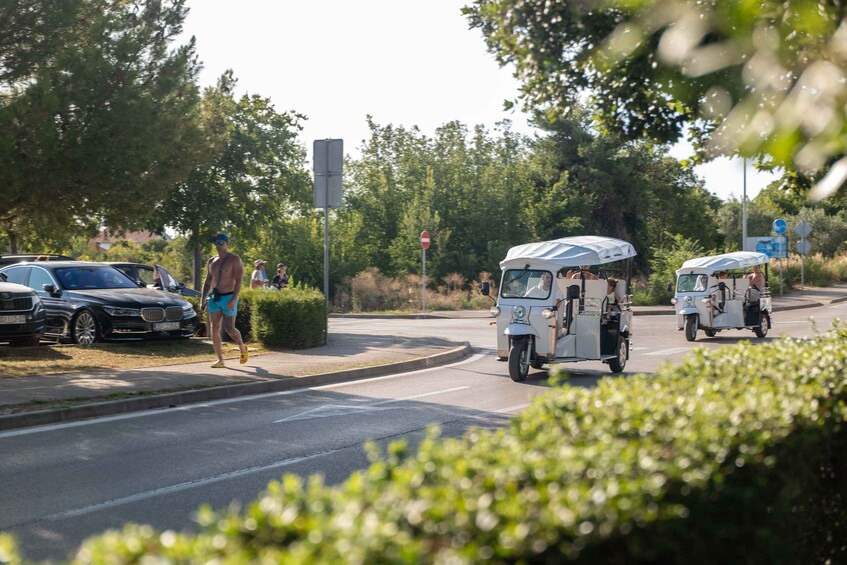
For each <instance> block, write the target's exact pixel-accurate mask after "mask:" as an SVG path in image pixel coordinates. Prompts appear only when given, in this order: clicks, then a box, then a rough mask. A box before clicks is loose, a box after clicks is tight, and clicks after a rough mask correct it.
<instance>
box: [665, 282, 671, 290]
mask: <svg viewBox="0 0 847 565" xmlns="http://www.w3.org/2000/svg"><path fill="white" fill-rule="evenodd" d="M665 290H667V291H668V292H670V291H672V290H673V285H672V284H671V283H668V286H666V287H665Z"/></svg>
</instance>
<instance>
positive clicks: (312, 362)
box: [0, 285, 847, 430]
mask: <svg viewBox="0 0 847 565" xmlns="http://www.w3.org/2000/svg"><path fill="white" fill-rule="evenodd" d="M842 301H847V285H838V286H833V287H829V288H813V287H808V288H805V289H801V290H799V291H796V292H792V293H791V294H788V295H785V296H777V297H774V299H773V305H774V311H781V310H795V309H799V308H812V307H815V306H824V305H828V304H832V303H836V302H842ZM634 310H635V314H636V315H637V316H644V315H673V313H674V310H673V307H672V306H670V305H668V306H636V307H635V308H634ZM332 317H338V318H485V317H488V311H487V310H465V311H458V312H453V311H451V312H429V313H422V314H405V315H372V314H371V315H369V314H333V315H332ZM470 353H471V347H470V345H469V344H467V343H464V344H459V343H454V342H450V341H447V340H445V339H441V338H436V337H425V338H415V337H403V336H383V335H378V336H377V335H363V334H356V333H343V332H341V333H335V332H333V333H330V334H329V336H328V339H327V344H326V345H324V346H322V347H316V348H313V349H307V350H302V351H294V352H284V353H277V352H274V353H265V354H261V355H256V356H254V357H251V358H250V360H249V361H248V362H247V364H245V365H239V364H238V362H237V361H236V360H228V361H227V368H226V369H211V368H210V367H209V361H206V362H202V363H188V364H175V365H169V366H163V367H151V368H147V369H138V370H130V371H115V370H103V371H95V372H74V373H64V374H57V375H35V376H27V377H16V378H0V430H4V429H11V428H18V427H26V426H35V425H42V424H51V423H58V422H65V421H71V420H78V419H82V418H91V417H96V416H104V415H109V414H119V413H122V412H129V411H135V410H147V409H153V408H169V407H174V406H180V405H183V404H189V403H193V402H204V401H210V400H216V399H221V398H232V397H236V396H244V395H250V394H263V393H267V392H275V391H280V390H287V389H291V388H296V387H306V386H318V385H324V384H332V383H339V382H345V381H352V380H356V379H362V378H369V377H374V376H380V375H388V374H393V373H399V372H404V371H411V370H416V369H422V368H425V367H431V366H435V365H438V364H445V363H450V362H452V361H456V360H458V359H461V358H463V357H465V356H467V355H469V354H470ZM209 359H210V360H211V359H212V349H211V345H210V346H209ZM115 398H119V399H117V400H115Z"/></svg>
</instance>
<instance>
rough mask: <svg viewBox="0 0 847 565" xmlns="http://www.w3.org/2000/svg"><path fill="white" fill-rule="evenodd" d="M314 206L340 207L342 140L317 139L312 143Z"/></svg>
mask: <svg viewBox="0 0 847 565" xmlns="http://www.w3.org/2000/svg"><path fill="white" fill-rule="evenodd" d="M312 163H313V171H314V173H315V181H314V191H315V208H340V207H341V177H342V173H343V167H344V140H342V139H317V140H315V142H314V144H313V145H312Z"/></svg>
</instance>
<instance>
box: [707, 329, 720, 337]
mask: <svg viewBox="0 0 847 565" xmlns="http://www.w3.org/2000/svg"><path fill="white" fill-rule="evenodd" d="M703 333H705V334H706V337H715V336H716V335H718V330H716V329H713V328H708V329H705V330H703Z"/></svg>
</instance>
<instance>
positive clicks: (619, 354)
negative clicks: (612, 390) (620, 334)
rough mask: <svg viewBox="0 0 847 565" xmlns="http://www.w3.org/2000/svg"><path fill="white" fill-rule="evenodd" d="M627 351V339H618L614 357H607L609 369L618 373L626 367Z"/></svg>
mask: <svg viewBox="0 0 847 565" xmlns="http://www.w3.org/2000/svg"><path fill="white" fill-rule="evenodd" d="M628 353H629V340H628V339H625V338H620V339H618V348H617V350H616V351H615V358H614V359H609V369H611V370H612V372H613V373H620V372H621V371H623V368H624V367H626V358H627V354H628Z"/></svg>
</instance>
